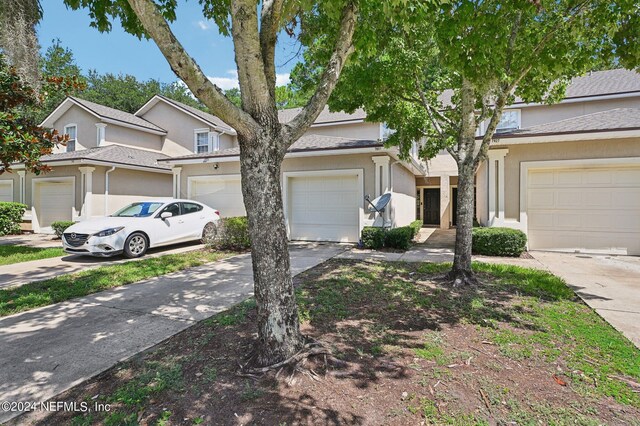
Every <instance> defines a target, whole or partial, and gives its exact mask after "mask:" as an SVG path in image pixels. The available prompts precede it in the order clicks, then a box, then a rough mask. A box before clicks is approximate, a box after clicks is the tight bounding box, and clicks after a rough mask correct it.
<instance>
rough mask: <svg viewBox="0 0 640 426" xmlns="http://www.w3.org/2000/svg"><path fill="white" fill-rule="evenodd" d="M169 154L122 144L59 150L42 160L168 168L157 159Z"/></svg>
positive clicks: (45, 161)
mask: <svg viewBox="0 0 640 426" xmlns="http://www.w3.org/2000/svg"><path fill="white" fill-rule="evenodd" d="M167 158H169V156H167V155H164V154H160V153H158V152H153V151H145V150H142V149H135V148H130V147H127V146H122V145H107V146H101V147H97V148H89V149H82V150H79V151H72V152H61V153H58V154H50V155H45V156H43V157H42V158H41V160H42V162H44V163H49V162H56V161H67V160H87V161H89V162H90V161H91V160H94V161H101V162H103V161H104V162H108V163H114V165H117V164H122V165H128V166H137V167H147V168H153V169H162V170H167V169H169V167H168V166H166V165H165V164H161V163H158V160H161V159H167Z"/></svg>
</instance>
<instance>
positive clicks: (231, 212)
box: [189, 175, 246, 217]
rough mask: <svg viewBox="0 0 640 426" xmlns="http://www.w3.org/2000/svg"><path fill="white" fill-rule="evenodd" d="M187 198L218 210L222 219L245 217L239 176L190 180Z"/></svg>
mask: <svg viewBox="0 0 640 426" xmlns="http://www.w3.org/2000/svg"><path fill="white" fill-rule="evenodd" d="M189 198H190V199H192V200H196V201H200V202H201V203H204V204H206V205H208V206H209V207H211V208H214V209H216V210H219V211H220V215H221V216H222V217H234V216H245V215H246V212H245V209H244V202H243V201H242V187H241V186H240V176H235V175H234V176H211V177H202V178H191V180H190V181H189Z"/></svg>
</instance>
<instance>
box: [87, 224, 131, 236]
mask: <svg viewBox="0 0 640 426" xmlns="http://www.w3.org/2000/svg"><path fill="white" fill-rule="evenodd" d="M123 229H124V226H118V227H117V228H109V229H105V230H103V231H100V232H98V233H96V234H93V236H94V237H108V236H110V235H113V234H115V233H117V232H120V231H122V230H123Z"/></svg>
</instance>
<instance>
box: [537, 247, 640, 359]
mask: <svg viewBox="0 0 640 426" xmlns="http://www.w3.org/2000/svg"><path fill="white" fill-rule="evenodd" d="M531 254H532V255H533V257H534V258H535V259H536V260H538V261H539V262H540V263H541V264H542V265H543V266H544V267H546V268H547V269H549V271H551V272H552V273H553V274H555V275H557V276H559V277H561V278H563V279H564V280H565V281H566V282H567V284H569V286H571V287H572V288H573V289H574V291H575V292H576V293H577V294H578V295H579V296H580V297H581V298H582V300H584V301H585V302H586V303H587V304H588V305H589V306H591V307H592V308H593V309H595V310H596V312H598V314H599V315H600V316H602V318H604V319H605V320H606V321H607V322H608V323H609V324H611V325H612V326H613V327H615V328H616V329H617V330H619V331H620V332H622V334H624V335H625V336H627V338H628V339H629V340H631V341H632V342H633V343H634V344H635V345H636V346H637V347H638V348H640V257H633V256H598V255H586V254H569V253H555V252H543V251H533V252H531Z"/></svg>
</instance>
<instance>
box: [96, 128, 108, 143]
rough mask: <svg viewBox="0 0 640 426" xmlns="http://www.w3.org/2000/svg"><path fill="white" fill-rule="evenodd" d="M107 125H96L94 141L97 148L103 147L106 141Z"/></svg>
mask: <svg viewBox="0 0 640 426" xmlns="http://www.w3.org/2000/svg"><path fill="white" fill-rule="evenodd" d="M106 134H107V125H106V124H104V123H96V139H97V144H98V146H104V141H105V140H106Z"/></svg>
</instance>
